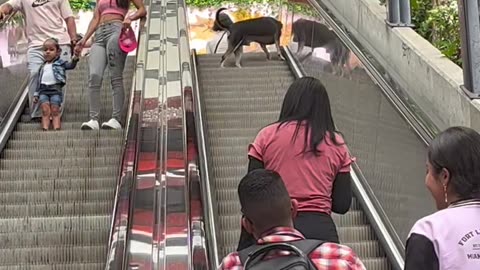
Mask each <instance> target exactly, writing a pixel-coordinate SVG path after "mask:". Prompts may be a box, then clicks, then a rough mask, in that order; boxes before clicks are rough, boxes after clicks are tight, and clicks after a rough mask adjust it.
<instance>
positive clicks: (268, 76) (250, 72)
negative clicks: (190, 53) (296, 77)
mask: <svg viewBox="0 0 480 270" xmlns="http://www.w3.org/2000/svg"><path fill="white" fill-rule="evenodd" d="M239 74H241V76H238V75H239ZM290 74H291V71H290V70H288V68H285V67H282V69H273V70H270V69H267V70H266V69H250V68H245V69H243V70H242V73H239V72H238V71H236V70H232V69H224V70H221V71H212V72H211V73H208V72H205V73H202V74H201V75H200V76H199V79H200V80H201V81H202V82H209V81H210V80H214V79H218V78H221V79H235V78H245V77H260V78H262V77H263V78H265V80H272V79H275V78H285V77H288V76H290Z"/></svg>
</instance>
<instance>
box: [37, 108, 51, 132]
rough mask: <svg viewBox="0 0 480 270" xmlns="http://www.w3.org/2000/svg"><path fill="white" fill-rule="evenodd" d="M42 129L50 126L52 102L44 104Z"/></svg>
mask: <svg viewBox="0 0 480 270" xmlns="http://www.w3.org/2000/svg"><path fill="white" fill-rule="evenodd" d="M40 107H41V108H42V129H43V130H48V129H49V128H50V114H51V111H50V103H43V104H42V106H40Z"/></svg>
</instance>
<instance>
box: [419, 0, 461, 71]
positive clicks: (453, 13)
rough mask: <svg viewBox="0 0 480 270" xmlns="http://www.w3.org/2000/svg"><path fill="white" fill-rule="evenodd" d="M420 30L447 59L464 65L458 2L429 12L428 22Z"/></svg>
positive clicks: (446, 4)
mask: <svg viewBox="0 0 480 270" xmlns="http://www.w3.org/2000/svg"><path fill="white" fill-rule="evenodd" d="M419 30H420V32H421V34H422V35H425V36H427V37H428V40H429V41H430V42H432V44H433V45H434V46H435V47H437V48H438V49H439V50H440V51H441V52H442V53H443V54H444V55H445V56H446V57H448V58H449V59H451V60H452V61H454V62H455V63H457V64H458V65H460V66H461V65H462V59H461V40H460V21H459V17H458V4H457V1H450V3H445V4H443V5H439V6H437V7H435V8H433V9H431V10H429V11H428V17H427V20H425V21H424V22H423V23H422V24H421V27H420V28H419Z"/></svg>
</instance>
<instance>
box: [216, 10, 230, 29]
mask: <svg viewBox="0 0 480 270" xmlns="http://www.w3.org/2000/svg"><path fill="white" fill-rule="evenodd" d="M218 18H219V20H220V23H221V24H222V25H224V26H227V27H230V25H232V24H233V21H232V19H230V16H228V15H227V14H225V13H220V14H219V15H218ZM212 30H213V31H215V32H218V31H222V30H224V29H223V28H222V27H221V26H220V25H218V22H217V20H215V21H214V22H213V27H212Z"/></svg>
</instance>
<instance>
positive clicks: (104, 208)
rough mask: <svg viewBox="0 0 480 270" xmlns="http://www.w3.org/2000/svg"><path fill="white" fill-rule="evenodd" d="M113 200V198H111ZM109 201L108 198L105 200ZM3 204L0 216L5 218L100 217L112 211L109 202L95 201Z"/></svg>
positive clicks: (0, 208) (0, 207)
mask: <svg viewBox="0 0 480 270" xmlns="http://www.w3.org/2000/svg"><path fill="white" fill-rule="evenodd" d="M110 198H111V197H110ZM105 199H108V198H105ZM14 203H17V204H3V205H1V206H0V216H2V217H4V218H15V217H25V216H28V217H53V216H62V215H69V216H75V215H79V216H83V215H99V214H103V213H108V212H109V211H111V210H112V203H111V202H109V201H93V200H89V201H88V202H83V203H79V202H77V201H75V202H69V201H63V200H61V201H59V202H50V201H48V202H36V203H35V204H18V202H14Z"/></svg>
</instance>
